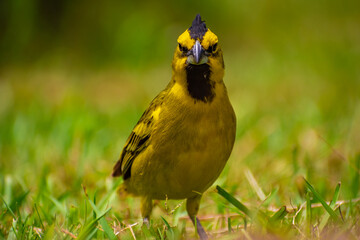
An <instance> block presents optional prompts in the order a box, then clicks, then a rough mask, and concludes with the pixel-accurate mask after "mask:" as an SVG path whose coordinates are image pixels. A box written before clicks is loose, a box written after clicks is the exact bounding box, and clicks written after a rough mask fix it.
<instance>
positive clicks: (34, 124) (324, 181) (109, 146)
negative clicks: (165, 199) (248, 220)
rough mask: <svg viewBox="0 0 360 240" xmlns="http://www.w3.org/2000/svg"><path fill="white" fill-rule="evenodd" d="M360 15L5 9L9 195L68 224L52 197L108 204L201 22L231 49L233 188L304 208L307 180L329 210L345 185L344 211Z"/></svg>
mask: <svg viewBox="0 0 360 240" xmlns="http://www.w3.org/2000/svg"><path fill="white" fill-rule="evenodd" d="M359 9H360V1H356V0H353V1H351V0H344V1H336V0H328V1H325V0H318V1H309V0H304V1H293V0H290V1H285V0H275V1H249V0H242V1H229V0H224V1H221V2H220V1H214V0H211V1H189V0H186V1H115V0H113V1H112V0H105V1H101V2H98V1H93V0H90V1H69V0H65V1H60V0H55V1H46V0H28V1H21V0H2V1H0V193H1V195H2V196H4V199H5V200H6V201H8V202H11V200H12V199H13V198H15V197H14V196H16V195H17V194H20V193H21V192H24V191H28V190H29V191H30V194H33V195H36V196H38V197H37V198H36V199H37V201H38V202H39V204H40V205H41V203H42V202H41V201H44V202H43V203H42V204H43V207H44V208H45V209H46V208H48V211H49V212H51V213H54V214H55V213H56V211H58V210H56V208H53V207H51V204H49V206H47V205H46V204H48V203H46V201H45V200H41V199H43V198H42V197H41V196H43V194H44V192H45V193H46V194H48V195H51V196H54V197H55V198H56V199H58V200H59V201H65V200H66V201H70V202H72V203H73V204H75V203H76V202H78V201H79V198H78V197H79V196H80V195H81V190H80V189H81V184H84V185H86V186H87V187H88V188H90V189H97V190H98V191H99V192H100V193H101V192H102V193H104V192H106V191H107V190H108V186H109V184H110V185H111V177H110V174H111V170H112V166H113V164H114V163H115V161H116V160H117V157H118V156H119V154H120V151H121V149H122V147H123V144H124V143H125V140H126V138H127V136H128V134H129V133H130V131H131V129H132V127H133V126H134V125H135V123H136V122H137V120H138V119H139V117H140V116H141V114H142V112H143V111H144V110H145V108H146V107H147V105H148V104H149V102H150V101H151V99H152V98H153V97H155V96H156V94H157V93H158V92H160V91H161V90H162V89H163V88H164V87H165V86H166V84H167V83H168V81H169V80H170V78H171V65H170V64H171V60H172V54H173V51H174V49H175V47H176V39H177V37H178V36H179V35H180V34H181V33H182V32H183V31H185V29H187V28H188V27H189V26H190V25H191V22H192V20H193V18H194V17H195V15H196V14H197V13H200V14H201V16H202V18H203V19H204V20H205V21H206V24H207V26H208V27H209V28H210V29H211V30H212V31H213V32H214V33H216V34H217V35H218V37H219V39H220V42H221V46H222V49H223V52H224V59H225V65H226V75H225V79H224V80H225V83H226V85H227V87H228V91H229V96H230V99H231V101H232V103H233V105H234V109H235V112H236V114H237V127H238V129H237V137H236V143H235V147H234V151H233V154H232V156H231V158H230V160H229V164H228V165H227V167H226V169H225V170H224V172H223V174H222V175H221V177H220V179H219V184H222V185H224V186H228V187H231V189H233V190H232V192H233V193H234V194H236V196H239V197H241V198H243V199H245V201H252V200H251V199H253V198H254V195H255V193H253V192H252V191H251V189H250V187H249V185H248V183H247V182H246V179H245V177H244V169H246V168H249V169H251V171H252V172H253V173H254V175H255V176H256V178H257V181H258V182H259V184H260V186H262V188H263V189H264V191H265V193H269V192H270V191H272V190H273V189H274V188H278V189H279V193H278V198H277V199H276V202H275V203H274V204H275V205H278V206H281V205H284V204H289V203H290V202H291V199H294V198H296V197H297V195H298V191H299V189H297V188H296V186H297V185H296V179H297V178H298V176H300V175H301V176H306V177H307V179H309V180H310V181H311V182H313V183H315V184H316V185H317V187H318V188H319V189H320V191H321V193H322V194H323V195H324V196H330V195H331V193H332V192H333V186H335V184H336V182H338V181H342V182H343V189H345V190H344V196H342V197H343V198H351V197H356V196H358V190H356V189H357V188H358V186H359V185H358V184H359V183H358V180H356V181H354V180H353V179H354V177H353V176H355V175H356V173H358V172H359V166H357V162H356V161H355V159H356V156H357V155H358V154H359V153H360V11H359ZM356 184H357V185H356ZM328 186H331V188H327V187H328ZM354 189H355V190H354ZM329 194H330V195H329ZM213 198H215V197H213ZM29 201H30V200H29ZM204 201H205V204H204V205H205V207H204V208H205V210H203V211H204V212H206V211H207V210H206V209H207V208H209V209H211V204H210V203H211V201H212V200H204ZM299 201H300V200H299ZM206 203H207V204H206ZM28 204H30V205H31V202H30V203H28ZM113 204H114V205H116V204H117V201H114V202H113ZM46 206H47V207H46ZM119 208H120V207H119ZM115 209H116V208H115ZM116 210H119V209H116ZM218 211H220V212H221V211H222V210H221V209H218ZM137 214H138V212H137V213H134V215H133V216H136V215H137Z"/></svg>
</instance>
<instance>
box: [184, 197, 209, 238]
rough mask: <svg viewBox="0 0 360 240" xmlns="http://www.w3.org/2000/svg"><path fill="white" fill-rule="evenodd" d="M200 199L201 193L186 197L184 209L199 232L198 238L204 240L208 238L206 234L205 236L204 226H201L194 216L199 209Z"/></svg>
mask: <svg viewBox="0 0 360 240" xmlns="http://www.w3.org/2000/svg"><path fill="white" fill-rule="evenodd" d="M200 200H201V195H197V196H195V197H192V198H188V199H187V200H186V211H187V212H188V214H189V217H190V219H191V221H192V222H193V224H194V226H195V228H196V230H197V233H198V234H199V237H200V239H201V240H205V239H208V236H207V234H206V232H205V230H204V228H203V227H202V226H201V224H200V221H199V219H198V218H197V217H196V214H197V213H198V211H199V206H200Z"/></svg>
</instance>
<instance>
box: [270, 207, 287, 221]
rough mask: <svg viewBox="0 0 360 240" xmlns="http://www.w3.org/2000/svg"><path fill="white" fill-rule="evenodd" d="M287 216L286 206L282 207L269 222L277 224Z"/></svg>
mask: <svg viewBox="0 0 360 240" xmlns="http://www.w3.org/2000/svg"><path fill="white" fill-rule="evenodd" d="M287 214H288V212H287V210H286V206H282V207H281V208H280V209H279V210H278V211H277V212H276V213H275V214H274V215H273V216H272V217H271V218H270V221H271V222H277V221H280V220H282V219H283V218H284V217H285V216H286V215H287Z"/></svg>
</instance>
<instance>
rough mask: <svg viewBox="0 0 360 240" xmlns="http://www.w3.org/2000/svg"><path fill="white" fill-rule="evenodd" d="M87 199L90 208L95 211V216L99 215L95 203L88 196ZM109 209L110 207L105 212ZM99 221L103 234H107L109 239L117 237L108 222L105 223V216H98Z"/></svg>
mask: <svg viewBox="0 0 360 240" xmlns="http://www.w3.org/2000/svg"><path fill="white" fill-rule="evenodd" d="M88 201H89V203H90V206H91V207H92V209H93V210H94V212H95V213H96V216H99V215H100V211H99V209H98V208H97V207H96V206H95V204H94V203H93V202H92V201H91V200H90V199H89V198H88ZM110 210H111V208H109V209H108V210H107V211H106V212H108V211H110ZM104 215H105V214H104ZM99 223H100V225H101V227H102V228H103V230H104V232H105V234H106V235H107V236H108V238H109V239H112V240H114V239H117V238H116V236H115V234H114V231H113V230H112V228H111V227H110V226H109V224H108V223H107V221H106V219H105V218H100V219H99Z"/></svg>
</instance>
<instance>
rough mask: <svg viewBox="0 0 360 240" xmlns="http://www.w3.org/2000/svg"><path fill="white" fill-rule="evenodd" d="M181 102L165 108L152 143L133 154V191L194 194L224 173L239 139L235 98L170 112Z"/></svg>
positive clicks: (179, 195)
mask: <svg viewBox="0 0 360 240" xmlns="http://www.w3.org/2000/svg"><path fill="white" fill-rule="evenodd" d="M182 107H183V106H181V105H180V106H173V108H172V107H170V108H169V109H163V110H162V111H163V112H162V114H163V116H165V117H163V118H161V116H160V121H159V124H158V128H157V129H156V131H155V132H154V134H153V136H152V137H153V139H152V140H151V141H152V144H151V145H150V146H148V147H147V149H146V150H145V151H143V152H142V153H140V154H139V155H138V156H137V158H136V159H135V160H134V163H133V165H132V167H131V177H130V178H129V179H127V180H126V181H125V186H126V188H127V191H129V192H130V193H133V194H136V195H142V196H148V197H150V198H152V199H166V198H169V199H182V198H189V197H192V196H195V195H197V194H199V193H203V192H204V191H205V190H206V189H207V188H209V187H210V186H211V185H212V184H213V182H214V181H215V180H216V179H217V177H218V176H219V175H220V173H221V171H222V170H223V168H224V166H225V164H226V161H227V159H228V158H229V156H230V153H231V150H232V147H233V143H234V139H235V116H234V113H233V110H232V108H231V106H230V103H229V104H228V105H226V106H222V107H221V108H220V107H218V106H216V105H214V106H213V107H208V106H206V107H208V108H201V109H193V111H189V109H187V112H188V114H187V115H186V116H184V117H182V118H178V117H177V115H175V116H173V115H171V114H170V113H174V112H176V111H183V110H184V109H181V108H182ZM176 108H178V109H176ZM166 111H169V114H168V113H167V112H166ZM169 116H170V117H169ZM171 116H173V117H171Z"/></svg>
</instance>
